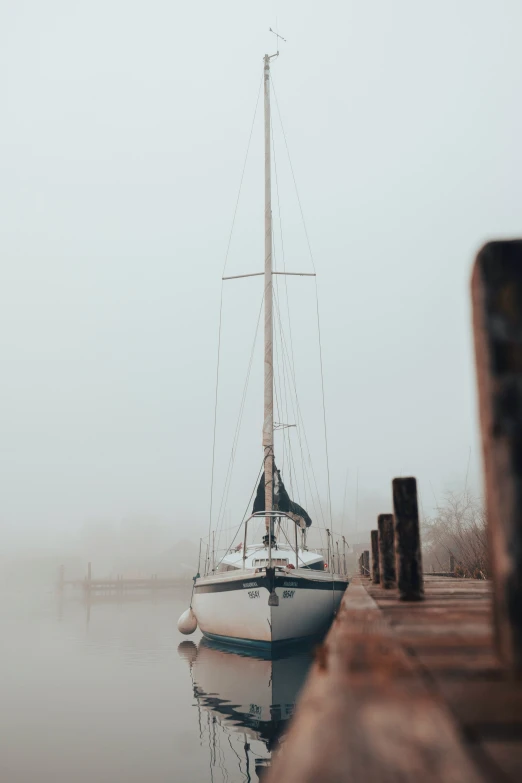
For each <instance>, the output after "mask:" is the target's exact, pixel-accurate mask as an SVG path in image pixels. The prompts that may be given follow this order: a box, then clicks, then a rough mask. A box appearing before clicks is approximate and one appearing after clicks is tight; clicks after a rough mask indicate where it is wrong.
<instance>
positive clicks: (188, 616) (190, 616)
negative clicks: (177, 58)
mask: <svg viewBox="0 0 522 783" xmlns="http://www.w3.org/2000/svg"><path fill="white" fill-rule="evenodd" d="M197 627H198V621H197V619H196V615H195V614H194V612H193V611H192V609H187V611H186V612H183V614H182V615H181V617H180V618H179V620H178V631H180V633H184V634H185V635H186V636H188V635H189V634H190V633H194V631H195V630H196V628H197Z"/></svg>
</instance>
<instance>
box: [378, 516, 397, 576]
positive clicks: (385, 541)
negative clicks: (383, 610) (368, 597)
mask: <svg viewBox="0 0 522 783" xmlns="http://www.w3.org/2000/svg"><path fill="white" fill-rule="evenodd" d="M377 527H378V530H379V563H380V571H381V573H380V576H381V587H383V588H384V590H391V589H392V588H394V587H397V575H396V570H395V533H394V530H393V514H379V516H378V517H377Z"/></svg>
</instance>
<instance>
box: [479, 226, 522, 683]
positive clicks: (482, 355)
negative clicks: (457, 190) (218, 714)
mask: <svg viewBox="0 0 522 783" xmlns="http://www.w3.org/2000/svg"><path fill="white" fill-rule="evenodd" d="M471 291H472V301H473V329H474V335H475V358H476V364H477V380H478V397H479V412H480V426H481V430H482V448H483V458H484V474H485V485H486V503H487V518H488V534H489V547H490V562H491V569H492V575H493V582H494V599H493V604H494V617H495V630H496V638H497V646H498V649H499V652H500V654H501V656H502V659H503V660H504V662H505V663H506V664H507V665H508V666H509V667H510V668H511V669H512V670H513V671H514V672H516V673H518V674H519V675H522V240H520V239H518V240H512V241H501V242H489V243H488V244H487V245H485V246H484V247H483V248H482V250H481V251H480V252H479V254H478V255H477V259H476V261H475V266H474V269H473V275H472V281H471Z"/></svg>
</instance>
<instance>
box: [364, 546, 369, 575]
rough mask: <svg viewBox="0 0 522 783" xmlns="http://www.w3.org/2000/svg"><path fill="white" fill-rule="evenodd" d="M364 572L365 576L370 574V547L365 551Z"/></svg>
mask: <svg viewBox="0 0 522 783" xmlns="http://www.w3.org/2000/svg"><path fill="white" fill-rule="evenodd" d="M363 573H364V576H370V551H369V550H368V549H365V550H364V552H363Z"/></svg>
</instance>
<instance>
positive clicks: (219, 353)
mask: <svg viewBox="0 0 522 783" xmlns="http://www.w3.org/2000/svg"><path fill="white" fill-rule="evenodd" d="M262 84H263V76H261V79H260V80H259V87H258V90H257V99H256V106H255V109H254V116H253V118H252V125H251V126H250V133H249V136H248V144H247V148H246V153H245V160H244V162H243V169H242V171H241V179H240V180H239V189H238V192H237V198H236V204H235V207H234V213H233V216H232V225H231V227H230V233H229V235H228V242H227V248H226V252H225V261H224V263H223V273H222V275H221V277H224V275H225V270H226V268H227V262H228V254H229V252H230V245H231V243H232V235H233V233H234V227H235V225H236V217H237V209H238V206H239V199H240V197H241V191H242V189H243V180H244V178H245V170H246V164H247V160H248V153H249V152H250V144H251V143H252V135H253V132H254V125H255V121H256V116H257V108H258V106H259V96H260V95H261V86H262ZM222 315H223V280H222V281H221V295H220V301H219V326H218V347H217V366H216V393H215V400H214V427H213V436H212V468H211V477H210V509H209V520H208V536H209V540H210V531H211V528H212V508H213V500H214V470H215V464H216V430H217V407H218V389H219V364H220V356H221V324H222Z"/></svg>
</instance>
